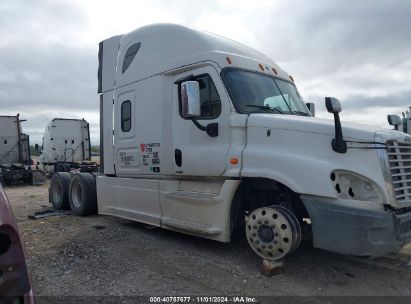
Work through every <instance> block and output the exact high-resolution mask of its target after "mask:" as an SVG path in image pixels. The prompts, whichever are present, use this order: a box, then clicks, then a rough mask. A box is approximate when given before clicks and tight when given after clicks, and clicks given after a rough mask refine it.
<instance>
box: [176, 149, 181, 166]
mask: <svg viewBox="0 0 411 304" xmlns="http://www.w3.org/2000/svg"><path fill="white" fill-rule="evenodd" d="M174 160H175V161H176V165H177V166H178V167H181V165H182V162H183V155H182V154H181V150H180V149H175V150H174Z"/></svg>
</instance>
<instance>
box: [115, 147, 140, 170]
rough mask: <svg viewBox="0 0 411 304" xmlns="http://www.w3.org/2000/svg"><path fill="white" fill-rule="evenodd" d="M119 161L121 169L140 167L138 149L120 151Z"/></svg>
mask: <svg viewBox="0 0 411 304" xmlns="http://www.w3.org/2000/svg"><path fill="white" fill-rule="evenodd" d="M118 160H119V163H120V166H121V167H140V159H139V157H138V149H127V150H120V151H119V153H118Z"/></svg>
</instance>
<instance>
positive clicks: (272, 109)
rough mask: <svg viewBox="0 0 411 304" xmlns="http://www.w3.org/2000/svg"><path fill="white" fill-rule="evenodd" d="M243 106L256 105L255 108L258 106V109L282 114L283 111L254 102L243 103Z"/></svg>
mask: <svg viewBox="0 0 411 304" xmlns="http://www.w3.org/2000/svg"><path fill="white" fill-rule="evenodd" d="M245 106H246V107H256V108H259V109H263V110H269V111H276V112H277V113H280V114H284V112H283V111H281V110H279V109H277V108H273V107H269V106H262V105H255V104H248V105H245Z"/></svg>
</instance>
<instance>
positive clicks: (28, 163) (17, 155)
mask: <svg viewBox="0 0 411 304" xmlns="http://www.w3.org/2000/svg"><path fill="white" fill-rule="evenodd" d="M23 121H24V120H21V119H20V115H19V114H17V115H15V116H0V182H1V183H2V184H11V183H19V182H25V183H31V184H42V183H44V182H45V176H44V174H43V173H42V172H41V171H40V170H38V169H36V168H35V167H34V166H32V160H31V155H30V142H29V136H28V135H27V134H24V133H23V132H22V129H21V122H23Z"/></svg>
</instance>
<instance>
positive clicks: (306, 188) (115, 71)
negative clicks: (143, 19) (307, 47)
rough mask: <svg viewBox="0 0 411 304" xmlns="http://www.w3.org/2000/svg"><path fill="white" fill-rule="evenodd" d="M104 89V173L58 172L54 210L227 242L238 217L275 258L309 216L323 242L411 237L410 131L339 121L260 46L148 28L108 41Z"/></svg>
mask: <svg viewBox="0 0 411 304" xmlns="http://www.w3.org/2000/svg"><path fill="white" fill-rule="evenodd" d="M98 93H99V94H100V117H101V119H100V132H101V135H100V149H101V153H100V155H101V170H100V174H89V173H77V174H74V175H72V176H71V175H70V174H68V173H57V174H55V175H54V176H53V179H52V183H51V186H50V200H51V202H52V203H53V205H54V206H55V207H57V208H71V209H72V210H73V212H74V213H75V214H77V215H87V214H92V213H96V212H98V213H99V214H107V215H114V216H119V217H123V218H127V219H131V220H135V221H139V222H143V223H148V224H151V225H154V226H159V227H163V228H166V229H170V230H175V231H180V232H183V233H187V234H191V235H196V236H201V237H205V238H209V239H213V240H217V241H221V242H230V240H231V239H232V237H233V235H234V234H235V233H238V232H239V230H243V229H244V230H245V231H246V233H245V234H246V236H247V240H248V242H249V244H250V246H251V248H252V249H253V250H254V251H255V252H256V253H257V254H258V255H260V256H261V257H263V258H264V259H267V260H278V259H281V258H283V257H284V256H286V255H287V254H289V253H291V252H293V250H295V249H296V248H297V247H298V245H299V242H300V240H301V238H302V235H303V234H304V233H306V232H307V231H306V229H305V227H307V228H309V229H312V234H313V242H314V246H315V247H317V248H322V249H326V250H330V251H334V252H340V253H344V254H351V255H360V256H378V255H383V254H386V253H388V252H392V251H398V250H399V249H400V248H401V247H402V246H403V245H405V244H407V243H408V242H410V241H411V182H410V181H411V153H409V152H410V151H411V136H408V135H407V134H404V133H401V132H396V131H387V130H385V131H379V130H377V129H375V128H372V127H367V126H362V125H356V124H351V123H344V124H343V126H341V122H340V119H339V114H338V113H339V112H340V111H341V106H340V103H339V102H338V100H336V99H335V98H330V97H327V98H326V107H327V110H328V111H329V112H330V113H332V114H333V115H334V121H333V120H326V119H319V118H315V117H314V115H312V113H313V111H310V110H309V108H311V109H312V105H311V104H309V107H307V106H306V104H304V103H303V101H302V98H301V97H300V95H299V93H298V91H297V88H296V86H295V84H294V81H293V79H292V77H291V76H289V75H288V74H287V73H286V72H285V71H283V70H282V69H281V68H280V67H279V66H278V65H277V64H276V63H274V62H273V61H272V60H271V59H270V58H268V57H267V56H265V55H263V54H261V53H260V52H258V51H255V50H253V49H251V48H249V47H247V46H244V45H242V44H239V43H237V42H235V41H232V40H230V39H227V38H223V37H220V36H217V35H213V34H210V33H206V32H200V31H196V30H192V29H189V28H186V27H182V26H178V25H170V24H160V25H151V26H146V27H143V28H140V29H137V30H135V31H133V32H130V33H128V34H126V35H121V36H115V37H112V38H109V39H107V40H104V41H102V42H101V43H100V50H99V71H98ZM310 112H311V113H310ZM244 218H246V221H244ZM308 219H309V220H308ZM305 223H310V225H308V224H305Z"/></svg>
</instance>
